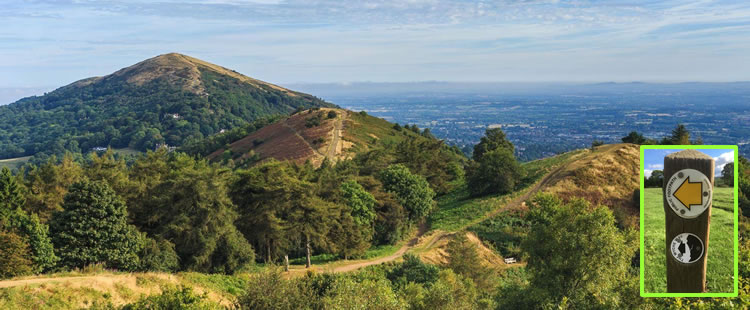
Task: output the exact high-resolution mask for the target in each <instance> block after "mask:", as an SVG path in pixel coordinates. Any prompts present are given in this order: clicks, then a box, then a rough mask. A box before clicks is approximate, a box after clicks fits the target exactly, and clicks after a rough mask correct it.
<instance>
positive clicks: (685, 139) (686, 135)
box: [669, 124, 690, 145]
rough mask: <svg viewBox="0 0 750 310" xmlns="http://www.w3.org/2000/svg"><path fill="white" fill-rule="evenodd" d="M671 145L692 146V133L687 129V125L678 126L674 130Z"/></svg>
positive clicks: (670, 140) (670, 139)
mask: <svg viewBox="0 0 750 310" xmlns="http://www.w3.org/2000/svg"><path fill="white" fill-rule="evenodd" d="M669 144H674V145H689V144H690V132H689V131H688V130H687V128H685V125H683V124H678V125H677V127H675V129H672V136H670V137H669Z"/></svg>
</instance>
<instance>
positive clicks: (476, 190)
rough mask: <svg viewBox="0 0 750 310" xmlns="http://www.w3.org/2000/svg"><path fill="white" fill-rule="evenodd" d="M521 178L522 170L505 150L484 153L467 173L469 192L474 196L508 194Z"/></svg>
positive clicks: (507, 150)
mask: <svg viewBox="0 0 750 310" xmlns="http://www.w3.org/2000/svg"><path fill="white" fill-rule="evenodd" d="M521 177H523V168H522V167H521V165H520V164H519V163H518V161H516V158H515V157H514V156H513V153H511V151H510V150H509V149H506V148H500V149H495V150H493V151H490V152H488V153H485V155H483V156H481V158H480V159H479V161H478V162H474V163H473V164H472V165H471V166H469V169H468V171H467V183H468V185H469V191H470V192H471V193H472V194H473V195H475V196H478V195H484V194H506V193H509V192H511V191H513V189H514V188H515V186H516V184H517V183H518V182H519V180H520V179H521Z"/></svg>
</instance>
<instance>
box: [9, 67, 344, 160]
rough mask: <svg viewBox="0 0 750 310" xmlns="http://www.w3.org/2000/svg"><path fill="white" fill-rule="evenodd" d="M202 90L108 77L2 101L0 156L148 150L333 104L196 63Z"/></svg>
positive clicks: (199, 138) (162, 81)
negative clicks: (9, 101) (257, 120)
mask: <svg viewBox="0 0 750 310" xmlns="http://www.w3.org/2000/svg"><path fill="white" fill-rule="evenodd" d="M201 74H202V76H201V81H202V83H203V87H204V89H205V91H204V93H202V94H196V93H193V92H189V91H186V90H183V89H181V86H179V85H175V84H174V83H171V82H169V81H166V80H165V79H154V80H152V81H150V82H148V83H145V84H143V85H136V84H132V83H130V82H128V81H126V79H125V77H120V76H116V75H111V76H107V77H104V78H102V79H99V80H96V81H94V82H92V83H91V84H87V85H83V84H85V83H81V84H77V83H73V84H71V85H68V86H65V87H61V88H59V89H57V90H55V91H53V92H50V93H47V94H45V95H44V96H34V97H29V98H24V99H21V100H19V101H17V102H15V103H12V104H9V105H7V106H0V159H4V158H13V157H20V156H29V155H35V156H36V157H37V160H36V162H37V163H41V162H43V161H44V160H45V159H46V158H45V157H46V156H49V155H57V156H58V157H61V156H62V155H63V154H65V152H72V153H87V152H89V151H90V150H91V149H92V148H95V147H104V148H106V147H112V148H126V147H127V148H132V149H136V150H140V151H146V150H154V149H155V148H156V147H157V146H158V145H161V144H167V145H170V146H182V145H187V144H193V143H198V142H199V141H202V140H203V138H205V137H209V136H211V135H214V134H217V133H219V132H221V131H222V130H230V129H234V128H238V127H241V126H243V125H245V124H247V123H248V121H252V120H256V119H260V118H265V117H269V116H272V115H277V114H288V113H290V112H292V111H294V110H295V109H298V108H310V107H321V106H332V105H331V104H328V103H326V102H324V101H322V100H320V99H318V98H315V97H313V96H310V95H306V94H301V93H296V95H295V96H290V95H288V94H286V93H284V92H282V91H280V90H276V89H274V88H271V87H270V86H266V85H260V86H255V85H250V84H247V83H244V82H242V81H239V80H237V79H235V78H233V77H230V76H226V75H222V74H219V73H216V72H213V71H211V70H203V69H201Z"/></svg>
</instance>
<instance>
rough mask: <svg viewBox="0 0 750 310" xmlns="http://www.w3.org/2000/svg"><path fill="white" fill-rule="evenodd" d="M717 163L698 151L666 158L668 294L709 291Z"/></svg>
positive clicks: (665, 193) (682, 152) (664, 186)
mask: <svg viewBox="0 0 750 310" xmlns="http://www.w3.org/2000/svg"><path fill="white" fill-rule="evenodd" d="M713 184H714V160H713V158H711V157H710V156H708V155H706V154H704V153H701V152H699V151H696V150H684V151H680V152H676V153H672V154H669V155H667V156H666V157H664V185H663V188H662V190H663V192H664V212H665V214H666V245H667V249H666V252H667V253H666V254H667V292H669V293H703V292H705V291H706V257H707V256H708V255H707V254H708V238H709V225H710V222H711V202H712V199H713Z"/></svg>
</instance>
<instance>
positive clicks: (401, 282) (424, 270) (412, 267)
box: [386, 254, 440, 288]
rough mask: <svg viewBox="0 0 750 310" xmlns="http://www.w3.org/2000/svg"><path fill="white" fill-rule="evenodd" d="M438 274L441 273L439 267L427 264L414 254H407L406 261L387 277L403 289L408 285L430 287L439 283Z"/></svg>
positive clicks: (392, 270)
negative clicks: (414, 284) (415, 284)
mask: <svg viewBox="0 0 750 310" xmlns="http://www.w3.org/2000/svg"><path fill="white" fill-rule="evenodd" d="M438 273H440V268H438V267H437V266H435V265H430V264H425V263H423V262H422V261H421V260H420V259H419V257H417V256H415V255H413V254H405V255H404V261H403V262H402V263H401V264H398V265H397V266H396V267H395V268H393V269H391V270H390V271H389V272H388V273H387V274H386V277H387V278H388V280H391V282H393V285H394V286H395V287H398V288H403V287H405V286H406V285H407V284H408V283H417V284H422V285H424V286H425V287H430V286H431V285H432V283H435V281H437V279H438Z"/></svg>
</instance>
